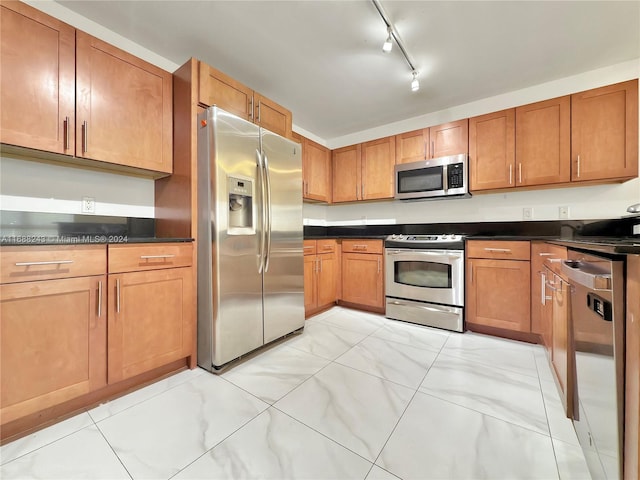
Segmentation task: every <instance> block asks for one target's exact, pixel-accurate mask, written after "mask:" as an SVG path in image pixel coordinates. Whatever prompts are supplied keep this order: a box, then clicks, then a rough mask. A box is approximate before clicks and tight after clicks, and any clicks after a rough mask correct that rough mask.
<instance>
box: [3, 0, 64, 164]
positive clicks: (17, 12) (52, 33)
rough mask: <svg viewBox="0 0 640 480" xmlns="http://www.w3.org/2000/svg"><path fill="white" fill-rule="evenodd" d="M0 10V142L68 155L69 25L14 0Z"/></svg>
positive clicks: (4, 4) (5, 3) (6, 3)
mask: <svg viewBox="0 0 640 480" xmlns="http://www.w3.org/2000/svg"><path fill="white" fill-rule="evenodd" d="M0 12H1V15H2V16H1V20H0V22H1V25H0V36H1V38H2V42H1V44H2V46H1V49H0V65H2V75H0V105H2V108H0V110H1V112H2V113H1V120H0V142H2V143H7V144H10V145H18V146H21V147H28V148H35V149H38V150H45V151H49V152H55V153H66V154H69V155H73V154H74V147H73V125H74V124H75V96H74V95H75V30H74V29H73V28H72V27H70V26H69V25H67V24H65V23H62V22H60V21H58V20H56V19H55V18H52V17H50V16H48V15H45V14H44V13H42V12H40V11H38V10H36V9H34V8H31V7H29V6H27V5H25V4H23V3H20V2H4V3H3V4H2V5H0Z"/></svg>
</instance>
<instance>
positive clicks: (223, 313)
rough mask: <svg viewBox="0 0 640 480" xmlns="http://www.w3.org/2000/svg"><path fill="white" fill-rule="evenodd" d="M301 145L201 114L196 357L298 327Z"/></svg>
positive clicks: (216, 356)
mask: <svg viewBox="0 0 640 480" xmlns="http://www.w3.org/2000/svg"><path fill="white" fill-rule="evenodd" d="M302 241H303V234H302V161H301V147H300V145H299V144H298V143H295V142H293V141H291V140H288V139H286V138H283V137H281V136H279V135H276V134H275V133H272V132H269V131H268V130H265V129H263V128H260V127H258V126H256V125H254V124H253V123H250V122H248V121H246V120H244V119H241V118H239V117H236V116H235V115H232V114H230V113H228V112H225V111H224V110H221V109H219V108H217V107H211V108H209V109H207V110H206V111H204V112H202V113H201V114H200V115H198V365H200V366H201V367H203V368H205V369H207V370H209V371H218V370H220V369H221V368H222V367H223V366H225V364H227V363H228V362H230V361H232V360H234V359H237V358H238V357H240V356H242V355H244V354H246V353H248V352H251V351H252V350H255V349H257V348H259V347H261V346H262V345H265V344H267V343H269V342H271V341H273V340H276V339H278V338H280V337H282V336H284V335H286V334H288V333H291V332H293V331H295V330H298V329H300V328H302V327H303V326H304V291H303V282H304V267H303V257H302Z"/></svg>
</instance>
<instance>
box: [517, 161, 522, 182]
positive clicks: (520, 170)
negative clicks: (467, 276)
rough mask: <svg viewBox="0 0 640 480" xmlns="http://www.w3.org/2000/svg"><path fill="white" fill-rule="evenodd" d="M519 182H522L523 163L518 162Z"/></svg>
mask: <svg viewBox="0 0 640 480" xmlns="http://www.w3.org/2000/svg"><path fill="white" fill-rule="evenodd" d="M518 183H522V163H519V164H518Z"/></svg>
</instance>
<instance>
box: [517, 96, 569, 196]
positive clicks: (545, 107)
mask: <svg viewBox="0 0 640 480" xmlns="http://www.w3.org/2000/svg"><path fill="white" fill-rule="evenodd" d="M570 128H571V102H570V97H568V96H566V97H560V98H554V99H551V100H546V101H544V102H537V103H532V104H531V105H524V106H522V107H518V108H516V163H517V165H516V175H515V178H516V182H515V183H516V185H518V186H526V185H548V184H553V183H564V182H568V181H569V180H570V178H571V175H570V168H571V151H570Z"/></svg>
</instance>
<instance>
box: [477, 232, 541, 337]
mask: <svg viewBox="0 0 640 480" xmlns="http://www.w3.org/2000/svg"><path fill="white" fill-rule="evenodd" d="M529 248H530V247H529V242H523V241H517V242H501V241H481V240H475V241H469V242H467V257H468V260H467V275H466V283H467V285H466V298H467V302H466V321H467V324H474V325H481V326H486V327H493V328H500V329H504V330H510V331H516V332H530V331H531V311H530V294H531V287H530V275H531V274H530V264H529V256H530V252H529Z"/></svg>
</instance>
